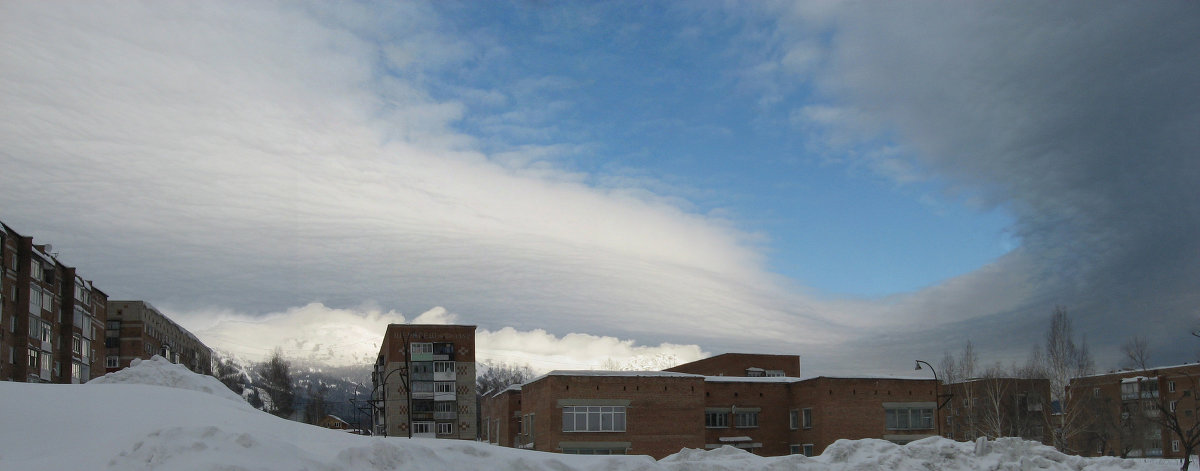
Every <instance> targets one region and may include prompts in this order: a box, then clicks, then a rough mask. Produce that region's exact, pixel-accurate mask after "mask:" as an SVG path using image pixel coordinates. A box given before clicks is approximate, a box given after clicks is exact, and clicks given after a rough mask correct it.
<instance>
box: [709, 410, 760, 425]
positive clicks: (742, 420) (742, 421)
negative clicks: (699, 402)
mask: <svg viewBox="0 0 1200 471" xmlns="http://www.w3.org/2000/svg"><path fill="white" fill-rule="evenodd" d="M730 415H733V425H734V427H737V428H753V427H758V412H757V411H738V412H735V413H732V414H731V413H730V412H726V411H706V412H705V413H704V426H705V427H706V428H727V427H729V416H730Z"/></svg>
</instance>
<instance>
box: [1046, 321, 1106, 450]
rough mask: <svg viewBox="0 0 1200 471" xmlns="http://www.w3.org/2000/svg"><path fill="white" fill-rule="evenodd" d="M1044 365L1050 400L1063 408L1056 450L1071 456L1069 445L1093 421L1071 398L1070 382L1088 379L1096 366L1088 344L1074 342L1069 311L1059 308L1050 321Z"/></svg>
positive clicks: (1055, 426)
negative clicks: (1048, 382)
mask: <svg viewBox="0 0 1200 471" xmlns="http://www.w3.org/2000/svg"><path fill="white" fill-rule="evenodd" d="M1042 365H1043V368H1044V370H1045V372H1046V376H1047V378H1048V379H1049V380H1050V397H1051V400H1052V401H1054V402H1057V403H1058V404H1059V406H1060V407H1061V410H1062V412H1061V414H1060V415H1059V416H1058V417H1057V423H1055V424H1053V427H1052V428H1053V436H1054V446H1055V447H1056V448H1058V449H1059V451H1062V452H1069V451H1072V450H1070V446H1069V444H1070V443H1071V441H1072V440H1073V439H1074V438H1075V437H1076V436H1077V435H1079V434H1081V433H1083V432H1085V431H1086V430H1087V428H1088V421H1089V419H1090V418H1091V417H1092V415H1091V414H1089V413H1088V411H1087V410H1086V408H1084V407H1080V405H1081V404H1082V403H1081V402H1079V401H1076V403H1074V404H1073V403H1072V401H1070V398H1069V397H1068V390H1067V386H1068V385H1069V384H1070V381H1071V378H1078V377H1082V376H1088V375H1090V374H1092V373H1093V372H1094V370H1095V362H1093V361H1092V355H1091V353H1090V352H1089V351H1088V347H1087V340H1086V339H1081V340H1080V342H1079V343H1076V342H1075V338H1074V334H1073V333H1072V331H1071V318H1070V317H1068V315H1067V309H1066V308H1064V307H1062V306H1058V307H1055V308H1054V313H1053V314H1052V315H1051V317H1050V329H1049V330H1048V331H1046V352H1045V354H1044V355H1043V357H1042Z"/></svg>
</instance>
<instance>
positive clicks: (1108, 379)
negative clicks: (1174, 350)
mask: <svg viewBox="0 0 1200 471" xmlns="http://www.w3.org/2000/svg"><path fill="white" fill-rule="evenodd" d="M1069 391H1070V399H1069V400H1070V407H1077V408H1080V409H1076V410H1080V411H1082V413H1083V414H1084V415H1085V416H1086V417H1087V418H1089V419H1090V420H1087V421H1086V423H1085V427H1084V430H1083V431H1082V432H1081V433H1079V434H1077V435H1075V436H1074V437H1073V440H1071V447H1072V449H1073V450H1072V451H1074V452H1077V453H1079V454H1081V455H1083V456H1104V455H1108V456H1122V457H1151V458H1158V457H1161V458H1179V459H1182V458H1183V453H1184V451H1183V446H1182V443H1181V442H1180V438H1179V436H1177V435H1176V434H1175V433H1174V432H1173V431H1171V430H1170V429H1169V428H1166V427H1164V426H1163V425H1164V424H1163V422H1164V421H1167V420H1171V419H1176V420H1178V422H1179V424H1180V425H1181V426H1182V427H1183V428H1184V429H1185V430H1186V429H1188V428H1191V427H1195V426H1196V421H1197V420H1200V402H1198V401H1197V399H1196V394H1197V393H1200V364H1196V363H1193V364H1189V365H1178V366H1165V367H1158V368H1150V369H1146V370H1133V371H1120V372H1115V373H1107V374H1100V375H1093V376H1086V377H1082V378H1075V379H1072V380H1071V384H1070V386H1069Z"/></svg>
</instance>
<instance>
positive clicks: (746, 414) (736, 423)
mask: <svg viewBox="0 0 1200 471" xmlns="http://www.w3.org/2000/svg"><path fill="white" fill-rule="evenodd" d="M757 427H758V411H738V412H734V413H733V428H757Z"/></svg>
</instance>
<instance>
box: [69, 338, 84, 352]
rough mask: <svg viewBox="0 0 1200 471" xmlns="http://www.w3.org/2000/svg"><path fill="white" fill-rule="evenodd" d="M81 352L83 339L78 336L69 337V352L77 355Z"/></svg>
mask: <svg viewBox="0 0 1200 471" xmlns="http://www.w3.org/2000/svg"><path fill="white" fill-rule="evenodd" d="M81 352H83V339H82V338H80V337H79V336H74V337H71V353H74V354H75V355H76V356H79V354H80V353H81Z"/></svg>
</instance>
